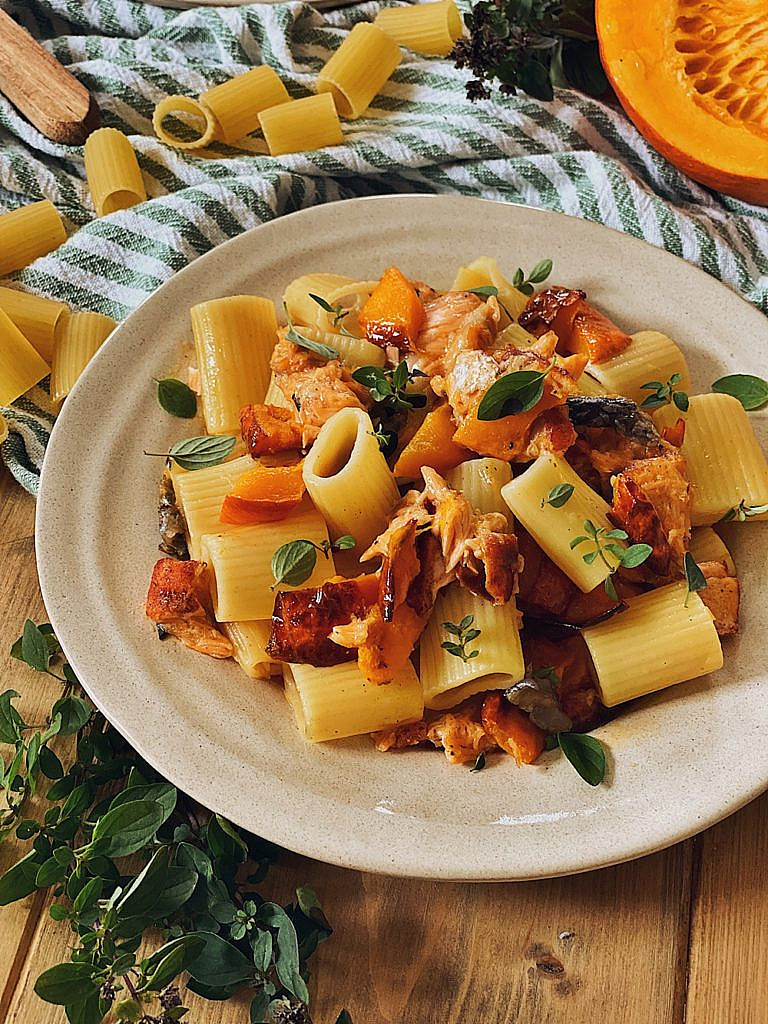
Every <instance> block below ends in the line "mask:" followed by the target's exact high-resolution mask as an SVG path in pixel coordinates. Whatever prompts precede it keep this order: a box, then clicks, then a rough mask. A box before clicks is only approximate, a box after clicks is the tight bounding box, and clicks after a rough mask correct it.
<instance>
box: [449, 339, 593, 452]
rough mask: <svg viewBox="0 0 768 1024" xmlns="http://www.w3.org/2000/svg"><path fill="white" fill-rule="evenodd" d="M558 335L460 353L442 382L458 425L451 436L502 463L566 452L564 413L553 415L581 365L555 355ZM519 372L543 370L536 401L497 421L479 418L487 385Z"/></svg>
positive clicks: (570, 438) (573, 387) (568, 438)
mask: <svg viewBox="0 0 768 1024" xmlns="http://www.w3.org/2000/svg"><path fill="white" fill-rule="evenodd" d="M556 345H557V337H556V336H555V335H554V334H553V333H550V334H547V335H543V336H542V337H541V338H539V339H538V340H537V341H536V343H535V344H534V345H531V347H530V348H526V349H519V348H515V347H514V346H512V345H507V346H505V347H504V348H501V349H499V350H498V351H496V352H493V353H488V352H482V351H465V352H461V353H460V354H459V356H458V357H457V359H456V362H455V364H454V366H453V369H452V370H451V371H450V372H449V373H448V374H447V375H446V377H445V380H444V382H443V383H442V386H443V388H444V390H445V393H446V395H447V397H448V401H449V403H450V406H451V410H452V413H453V418H454V420H455V421H456V423H457V429H456V433H455V435H454V440H455V441H456V443H457V444H461V445H463V446H464V447H466V448H469V449H471V450H472V451H475V452H477V453H478V454H480V455H489V456H492V457H494V458H499V459H505V460H506V461H508V462H509V461H516V460H519V461H526V460H528V459H533V458H536V457H537V455H539V454H540V453H541V452H542V451H565V450H567V449H568V448H569V447H570V446H571V444H572V443H573V442H574V440H575V438H576V435H575V433H574V431H573V428H572V427H571V426H570V423H569V420H568V416H567V414H566V413H565V412H560V413H554V412H551V411H550V410H555V409H557V408H559V407H561V406H564V405H565V403H566V401H567V399H568V397H569V396H570V395H573V394H575V393H576V391H577V387H578V385H577V382H576V378H575V377H574V376H572V374H571V372H570V371H571V370H572V371H573V373H575V374H576V375H577V376H578V374H579V373H580V372H581V369H582V368H583V360H582V359H581V357H577V363H572V362H570V360H561V359H559V358H558V359H556V358H555V347H556ZM521 370H530V371H534V372H537V373H546V376H545V377H544V382H543V392H542V396H541V399H540V400H539V402H537V404H536V405H535V406H534V407H533V408H532V409H529V410H528V411H526V412H520V413H517V414H515V415H510V416H504V417H501V418H500V419H496V420H479V419H478V418H477V412H478V409H479V406H480V403H481V401H482V399H483V397H484V396H485V394H486V392H487V391H488V389H489V388H490V387H491V385H492V384H494V383H495V382H496V381H497V380H499V379H500V378H501V377H504V376H506V375H507V374H510V373H516V372H519V371H521Z"/></svg>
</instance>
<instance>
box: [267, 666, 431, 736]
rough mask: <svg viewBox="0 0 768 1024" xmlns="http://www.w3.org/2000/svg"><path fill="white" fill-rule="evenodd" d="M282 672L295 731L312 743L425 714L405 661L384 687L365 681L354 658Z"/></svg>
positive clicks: (295, 667)
mask: <svg viewBox="0 0 768 1024" xmlns="http://www.w3.org/2000/svg"><path fill="white" fill-rule="evenodd" d="M283 677H284V679H285V696H286V699H287V701H288V703H289V704H290V705H291V707H292V708H293V713H294V714H295V716H296V724H297V725H298V727H299V731H300V732H301V734H302V735H303V736H304V738H305V739H307V740H311V741H312V742H313V743H322V742H323V741H324V740H339V739H343V738H344V737H346V736H360V735H362V734H364V733H368V732H376V731H377V730H379V729H388V728H391V727H392V726H395V725H403V724H404V723H406V722H418V721H419V719H420V718H421V716H422V714H423V713H424V702H423V700H422V696H421V686H420V685H419V680H418V677H417V675H416V673H415V672H414V670H413V666H412V665H411V663H410V662H408V664H407V665H406V666H405V668H402V669H401V670H400V671H399V672H398V673H397V675H396V676H395V677H394V679H393V680H392V681H391V682H389V683H386V684H385V685H383V686H372V685H371V684H370V683H366V681H365V680H364V679H363V676H362V674H361V672H360V669H359V668H358V667H357V662H355V661H348V662H345V663H343V664H341V665H331V666H330V668H315V667H314V666H313V665H284V666H283Z"/></svg>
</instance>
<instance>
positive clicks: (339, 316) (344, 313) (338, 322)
mask: <svg viewBox="0 0 768 1024" xmlns="http://www.w3.org/2000/svg"><path fill="white" fill-rule="evenodd" d="M309 297H310V299H312V301H313V302H316V303H317V304H318V306H319V307H320V308H321V309H324V310H325V312H326V313H330V314H331V315H332V316H333V326H334V327H335V328H336V329H337V330H338V332H339V334H345V335H346V336H347V337H348V338H354V337H355V335H354V334H353V333H352V332H351V331H348V330H347V328H346V327H345V326H344V324H343V323H342V321H343V320H344V319H346V317H348V316H349V314H350V313H351V312H352V310H351V309H345V308H344V307H343V306H341V305H339V306H332V305H331V304H330V302H328V301H327V300H326V299H324V298H323V297H322V295H313V294H312V292H309Z"/></svg>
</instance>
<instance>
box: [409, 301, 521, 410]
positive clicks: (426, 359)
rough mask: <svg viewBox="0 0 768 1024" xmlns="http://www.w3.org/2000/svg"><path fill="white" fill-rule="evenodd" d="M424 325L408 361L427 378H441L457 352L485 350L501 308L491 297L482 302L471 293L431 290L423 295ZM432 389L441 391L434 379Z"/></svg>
mask: <svg viewBox="0 0 768 1024" xmlns="http://www.w3.org/2000/svg"><path fill="white" fill-rule="evenodd" d="M422 301H423V305H424V324H423V326H422V328H421V331H420V332H419V335H418V337H417V339H416V344H415V346H414V348H413V352H412V354H411V355H410V356H409V359H408V362H409V364H410V365H411V368H412V369H414V368H415V369H417V370H421V371H422V373H426V374H427V376H428V377H437V378H442V377H444V376H445V374H446V373H449V372H450V371H451V369H452V368H453V366H454V364H455V362H456V359H457V357H458V355H459V353H461V352H464V351H468V350H477V349H487V348H490V346H491V345H492V344H493V342H494V339H495V338H496V335H497V333H498V329H499V319H500V316H501V311H500V309H499V304H498V302H497V300H496V298H495V297H494V296H489V298H488V300H487V301H485V300H483V299H481V298H480V296H478V295H474V294H473V293H472V292H458V291H457V292H443V293H442V294H441V295H438V294H437V293H433V294H432V295H431V296H428V297H425V296H424V295H423V294H422ZM433 389H434V390H435V391H436V392H437V393H438V394H440V393H442V392H441V390H440V389H441V384H440V381H439V380H436V381H435V382H434V385H433Z"/></svg>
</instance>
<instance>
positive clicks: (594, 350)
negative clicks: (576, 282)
mask: <svg viewBox="0 0 768 1024" xmlns="http://www.w3.org/2000/svg"><path fill="white" fill-rule="evenodd" d="M586 299H587V296H586V293H585V292H583V291H581V290H580V289H575V288H561V287H554V288H545V289H544V290H543V291H540V292H537V293H536V294H535V295H533V296H531V298H530V299H529V300H528V304H527V306H526V307H525V309H524V310H523V312H522V313H521V314H520V318H519V319H520V324H521V326H522V327H524V328H525V329H526V330H527V331H530V332H531V333H532V334H535V335H537V336H539V335H541V334H544V333H545V332H546V331H554V332H555V334H556V335H557V337H558V340H559V344H558V351H562V352H579V353H581V354H582V355H585V356H587V357H588V358H589V361H590V362H591V363H604V362H605V361H606V360H607V359H613V357H614V356H617V355H619V354H620V353H621V352H623V351H624V349H625V348H627V347H628V346H629V345H630V344H631V342H632V339H631V338H630V337H629V335H628V334H625V333H624V331H622V330H621V329H620V328H618V327H617V326H616V324H614V323H613V322H612V321H611V320H609V319H608V317H607V316H603V314H602V313H600V312H598V310H596V309H595V307H594V306H590V304H589V303H588V302H587V301H586Z"/></svg>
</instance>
